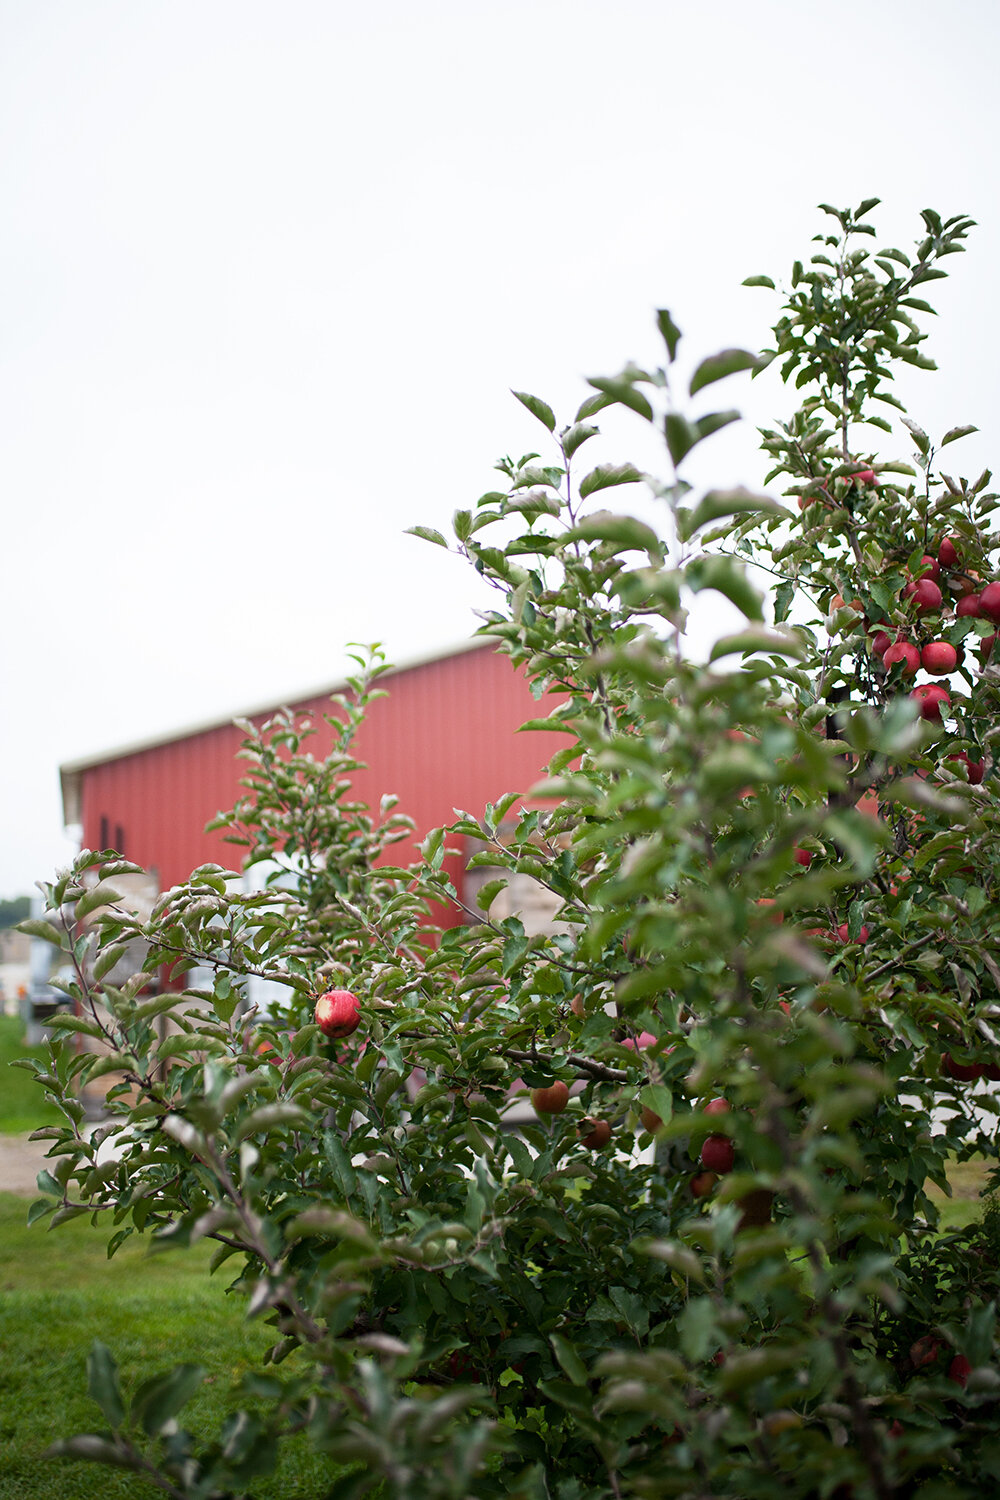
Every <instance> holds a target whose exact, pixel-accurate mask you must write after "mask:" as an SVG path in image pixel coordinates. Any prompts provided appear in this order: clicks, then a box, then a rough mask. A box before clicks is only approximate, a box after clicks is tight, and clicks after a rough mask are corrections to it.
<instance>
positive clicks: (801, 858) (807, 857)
mask: <svg viewBox="0 0 1000 1500" xmlns="http://www.w3.org/2000/svg"><path fill="white" fill-rule="evenodd" d="M812 862H813V857H812V855H811V854H810V852H809V850H808V849H796V850H795V863H796V864H797V865H801V866H802V868H803V869H804V870H808V868H809V866H810V865H811V864H812Z"/></svg>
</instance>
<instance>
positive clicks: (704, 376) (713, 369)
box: [688, 349, 760, 396]
mask: <svg viewBox="0 0 1000 1500" xmlns="http://www.w3.org/2000/svg"><path fill="white" fill-rule="evenodd" d="M759 364H760V361H759V360H758V358H757V356H756V355H755V354H751V353H750V351H749V350H748V349H723V350H721V351H720V353H718V354H712V355H710V356H709V358H708V359H703V360H702V362H701V364H700V365H699V366H698V368H697V369H696V370H695V372H694V374H693V375H692V376H691V383H690V385H689V386H688V393H689V394H690V395H692V396H696V395H697V394H698V392H699V391H700V390H702V389H704V387H705V386H706V385H713V384H714V383H715V381H717V380H724V379H725V378H726V376H727V375H735V374H737V373H738V372H739V371H740V370H755V369H757V367H758V365H759Z"/></svg>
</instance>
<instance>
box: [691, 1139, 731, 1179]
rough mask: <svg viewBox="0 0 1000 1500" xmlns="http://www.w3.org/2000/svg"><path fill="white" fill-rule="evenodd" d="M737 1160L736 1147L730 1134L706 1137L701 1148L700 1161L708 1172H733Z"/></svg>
mask: <svg viewBox="0 0 1000 1500" xmlns="http://www.w3.org/2000/svg"><path fill="white" fill-rule="evenodd" d="M735 1160H736V1148H735V1147H734V1145H733V1143H732V1141H731V1140H730V1139H729V1137H728V1135H709V1136H706V1137H705V1140H704V1143H703V1145H702V1148H701V1157H700V1161H701V1164H702V1166H703V1167H704V1168H705V1170H706V1171H707V1172H718V1173H719V1174H720V1175H722V1174H724V1173H726V1172H731V1171H732V1170H733V1162H734V1161H735Z"/></svg>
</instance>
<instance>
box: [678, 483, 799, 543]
mask: <svg viewBox="0 0 1000 1500" xmlns="http://www.w3.org/2000/svg"><path fill="white" fill-rule="evenodd" d="M754 514H761V515H767V516H775V517H782V516H791V511H789V510H787V509H786V508H785V506H783V505H779V504H778V502H777V501H776V500H772V499H770V497H769V496H767V495H755V494H753V493H752V491H750V490H746V489H743V488H742V487H740V488H738V489H735V490H709V492H708V494H707V495H703V496H702V498H701V499H700V500H699V502H698V504H697V505H696V506H695V508H694V510H692V511H688V512H687V513H686V515H685V518H684V523H683V527H682V526H681V524H680V523H678V527H677V530H678V534H679V536H680V538H681V541H683V542H686V541H689V540H690V538H691V537H693V536H694V534H695V532H696V531H699V530H700V529H701V527H702V526H708V525H710V524H711V522H713V521H718V520H720V519H721V517H722V516H745V515H754Z"/></svg>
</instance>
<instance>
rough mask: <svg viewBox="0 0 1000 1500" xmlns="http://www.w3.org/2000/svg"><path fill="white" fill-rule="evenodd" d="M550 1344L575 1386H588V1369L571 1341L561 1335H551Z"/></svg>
mask: <svg viewBox="0 0 1000 1500" xmlns="http://www.w3.org/2000/svg"><path fill="white" fill-rule="evenodd" d="M549 1343H550V1344H551V1345H552V1348H553V1349H554V1350H555V1356H556V1359H557V1360H558V1361H559V1363H560V1365H562V1368H563V1370H564V1372H565V1373H566V1374H567V1375H568V1376H569V1378H570V1380H571V1381H572V1382H573V1384H574V1385H586V1384H587V1367H586V1365H585V1364H584V1362H583V1360H582V1359H581V1358H580V1356H579V1354H577V1352H576V1349H575V1348H574V1346H573V1345H572V1344H571V1343H570V1341H569V1339H567V1338H563V1336H562V1334H561V1333H550V1334H549Z"/></svg>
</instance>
